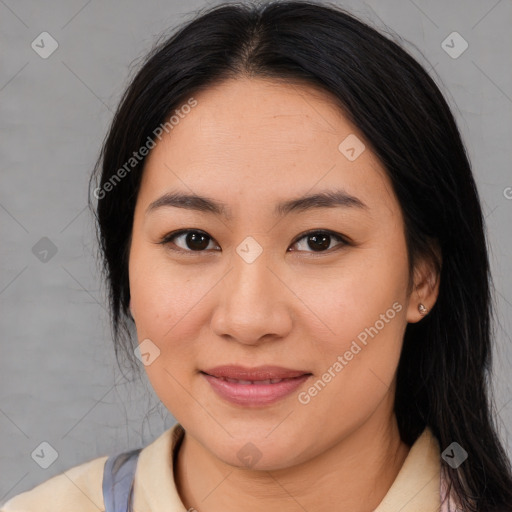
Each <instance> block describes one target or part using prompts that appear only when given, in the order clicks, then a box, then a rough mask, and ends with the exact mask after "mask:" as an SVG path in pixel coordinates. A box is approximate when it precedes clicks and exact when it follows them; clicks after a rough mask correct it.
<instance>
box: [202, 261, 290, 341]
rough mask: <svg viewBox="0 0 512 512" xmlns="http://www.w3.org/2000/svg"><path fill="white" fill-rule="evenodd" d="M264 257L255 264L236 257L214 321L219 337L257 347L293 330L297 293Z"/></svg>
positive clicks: (225, 280) (221, 288)
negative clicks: (293, 303)
mask: <svg viewBox="0 0 512 512" xmlns="http://www.w3.org/2000/svg"><path fill="white" fill-rule="evenodd" d="M264 253H265V252H264ZM264 253H263V254H264ZM263 254H261V255H260V256H259V257H258V258H257V259H256V260H255V261H253V262H252V263H247V262H246V261H244V260H243V259H242V258H240V257H239V256H238V255H235V257H234V261H233V266H232V269H231V271H230V272H228V274H227V275H226V276H225V277H224V279H223V280H222V281H221V282H220V283H219V285H218V287H217V288H218V290H219V297H218V300H217V301H216V304H217V306H216V308H215V311H214V313H213V316H212V321H211V327H212V330H213V332H214V333H215V334H216V335H217V336H220V337H223V338H225V339H231V340H235V341H238V342H239V343H243V344H245V345H256V344H261V343H263V342H267V341H275V340H277V339H280V338H284V337H286V336H287V334H288V333H289V332H290V330H291V329H292V323H293V322H292V320H293V318H292V315H291V311H290V308H291V307H292V301H293V293H292V292H291V291H290V290H289V289H288V288H287V286H286V285H285V284H284V283H283V281H286V280H285V279H284V276H282V275H279V271H276V270H274V269H273V268H270V265H269V261H268V258H265V257H264V256H263Z"/></svg>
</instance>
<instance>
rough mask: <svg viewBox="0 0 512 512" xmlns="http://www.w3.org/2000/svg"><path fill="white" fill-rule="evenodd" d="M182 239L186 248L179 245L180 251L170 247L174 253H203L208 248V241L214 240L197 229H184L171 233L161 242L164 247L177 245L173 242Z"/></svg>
mask: <svg viewBox="0 0 512 512" xmlns="http://www.w3.org/2000/svg"><path fill="white" fill-rule="evenodd" d="M178 239H182V243H184V244H185V248H183V247H180V246H179V245H178V249H175V248H174V247H169V248H170V249H171V250H173V251H179V252H203V251H204V249H207V248H208V245H209V242H208V240H213V239H212V238H211V237H210V236H209V235H207V234H206V233H205V232H204V231H200V230H197V229H194V230H192V229H182V230H181V231H177V232H174V233H169V234H168V235H165V237H164V238H163V239H162V240H161V241H160V242H159V243H160V244H162V245H169V246H170V245H171V244H172V245H177V244H175V243H174V242H173V240H178Z"/></svg>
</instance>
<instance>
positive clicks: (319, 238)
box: [294, 231, 348, 252]
mask: <svg viewBox="0 0 512 512" xmlns="http://www.w3.org/2000/svg"><path fill="white" fill-rule="evenodd" d="M303 239H305V240H306V245H307V247H309V248H310V249H312V251H313V252H326V251H327V250H328V249H330V248H331V242H332V240H333V239H334V240H338V241H339V242H341V244H338V245H342V246H344V245H347V244H348V243H347V241H346V240H345V239H344V238H343V237H342V236H341V235H338V234H336V233H333V232H332V231H310V232H309V233H306V234H304V235H302V236H301V238H299V239H298V240H297V241H296V242H295V243H294V245H297V244H299V241H300V240H303ZM299 250H304V249H299ZM306 252H308V251H307V250H306Z"/></svg>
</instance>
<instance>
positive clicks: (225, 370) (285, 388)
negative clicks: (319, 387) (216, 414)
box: [201, 366, 311, 407]
mask: <svg viewBox="0 0 512 512" xmlns="http://www.w3.org/2000/svg"><path fill="white" fill-rule="evenodd" d="M201 375H202V376H203V377H204V378H205V379H206V380H207V381H208V383H209V384H210V386H211V387H212V389H213V391H215V393H217V395H219V396H220V397H221V398H223V399H225V400H227V401H228V402H230V403H233V404H236V405H242V406H246V407H250V406H252V407H258V406H265V405H270V404H273V403H275V402H277V401H279V400H281V399H283V398H284V397H286V396H288V395H290V394H291V393H292V392H293V391H295V390H296V389H297V388H298V387H299V386H301V385H302V384H303V383H304V382H305V381H306V380H307V379H309V377H310V376H311V373H310V372H306V371H304V370H291V369H288V368H282V367H280V366H259V367H256V368H245V367H242V366H217V367H215V368H210V369H208V370H204V371H201ZM226 379H230V380H231V381H229V380H226ZM272 380H279V381H278V382H271V381H272ZM235 381H239V382H235ZM249 381H252V383H251V382H249Z"/></svg>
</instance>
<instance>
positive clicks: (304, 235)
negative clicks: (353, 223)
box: [157, 229, 351, 257]
mask: <svg viewBox="0 0 512 512" xmlns="http://www.w3.org/2000/svg"><path fill="white" fill-rule="evenodd" d="M188 233H197V234H202V235H205V236H206V237H207V238H209V239H210V241H213V240H214V239H213V238H212V237H211V236H209V235H208V234H207V233H206V232H204V231H201V230H200V229H181V230H179V231H174V232H172V233H168V234H167V235H165V236H164V237H163V238H162V239H161V240H160V241H159V242H157V243H158V244H161V245H165V246H168V249H170V250H171V251H174V252H178V253H181V254H187V255H191V256H192V255H197V254H201V253H204V252H206V249H203V250H201V251H192V250H187V249H182V248H178V249H176V248H174V247H171V245H170V244H171V243H173V242H171V240H173V239H175V238H177V237H179V236H181V235H187V234H188ZM311 235H326V236H330V237H331V238H335V239H336V240H338V241H339V242H341V244H339V245H340V246H339V247H338V249H340V248H343V247H345V246H347V245H351V244H350V242H349V241H348V240H347V238H346V237H344V236H342V235H340V234H339V233H335V232H334V231H329V230H326V229H318V230H312V231H307V232H306V233H302V234H301V235H299V236H298V238H296V239H295V241H294V242H293V244H292V245H296V244H297V243H298V242H299V241H300V240H302V239H303V238H307V237H308V236H311ZM173 245H175V244H174V243H173ZM329 245H330V244H329ZM335 250H337V249H336V248H334V250H333V248H331V249H327V250H325V251H316V252H315V251H293V252H306V253H310V254H312V255H313V257H317V256H321V255H322V254H331V253H332V252H334V251H335Z"/></svg>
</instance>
